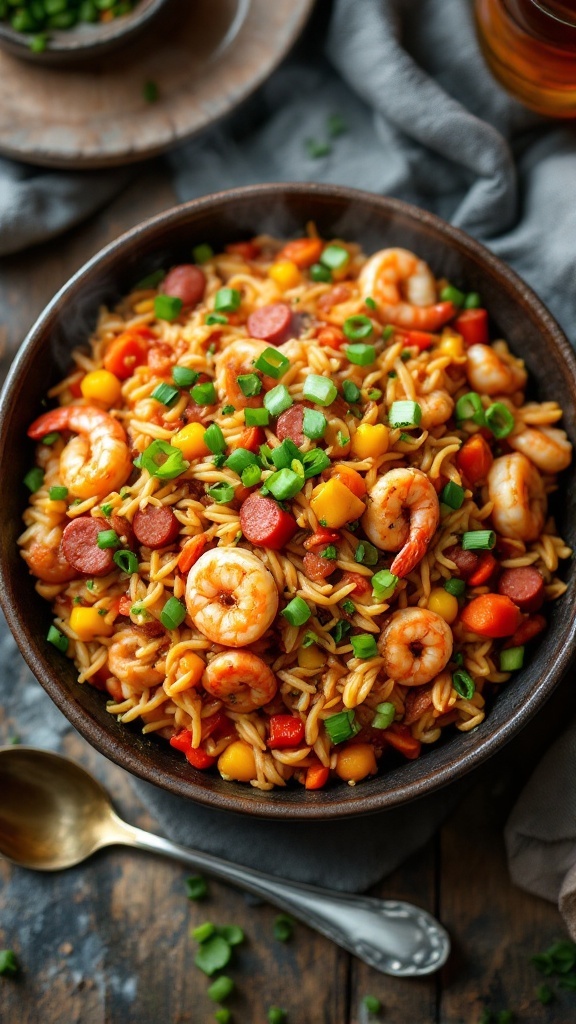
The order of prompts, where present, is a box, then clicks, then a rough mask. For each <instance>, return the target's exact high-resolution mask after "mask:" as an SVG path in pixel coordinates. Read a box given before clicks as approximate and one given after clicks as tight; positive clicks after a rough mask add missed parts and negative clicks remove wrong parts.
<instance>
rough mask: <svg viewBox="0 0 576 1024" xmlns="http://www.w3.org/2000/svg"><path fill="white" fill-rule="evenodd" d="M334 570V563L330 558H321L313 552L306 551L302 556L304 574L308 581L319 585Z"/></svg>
mask: <svg viewBox="0 0 576 1024" xmlns="http://www.w3.org/2000/svg"><path fill="white" fill-rule="evenodd" d="M335 569H336V563H335V562H334V561H332V559H330V558H322V556H321V555H317V554H315V552H314V551H307V552H306V554H305V555H304V572H305V573H306V575H307V577H308V579H309V580H313V581H314V583H320V582H321V580H325V579H327V577H328V576H331V575H332V573H333V572H334V570H335Z"/></svg>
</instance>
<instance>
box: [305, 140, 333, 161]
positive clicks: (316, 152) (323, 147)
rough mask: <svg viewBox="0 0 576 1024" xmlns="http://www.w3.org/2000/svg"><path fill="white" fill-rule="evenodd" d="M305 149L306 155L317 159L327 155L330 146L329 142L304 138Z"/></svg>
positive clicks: (330, 150) (329, 151)
mask: <svg viewBox="0 0 576 1024" xmlns="http://www.w3.org/2000/svg"><path fill="white" fill-rule="evenodd" d="M306 149H307V151H308V156H310V157H312V159H313V160H318V159H319V158H320V157H322V156H328V154H329V153H331V152H332V146H331V145H330V143H329V142H319V141H318V140H316V139H306Z"/></svg>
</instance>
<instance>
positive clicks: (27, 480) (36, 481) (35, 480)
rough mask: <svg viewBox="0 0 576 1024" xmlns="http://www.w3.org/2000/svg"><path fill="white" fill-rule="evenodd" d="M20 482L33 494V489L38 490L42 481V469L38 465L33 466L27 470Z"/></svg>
mask: <svg viewBox="0 0 576 1024" xmlns="http://www.w3.org/2000/svg"><path fill="white" fill-rule="evenodd" d="M22 482H23V484H24V485H25V486H26V487H27V488H28V490H29V491H30V492H31V494H34V493H35V491H39V490H40V488H41V487H42V484H43V483H44V470H43V469H40V466H34V468H33V469H29V470H28V472H27V473H26V476H25V477H24V480H23V481H22Z"/></svg>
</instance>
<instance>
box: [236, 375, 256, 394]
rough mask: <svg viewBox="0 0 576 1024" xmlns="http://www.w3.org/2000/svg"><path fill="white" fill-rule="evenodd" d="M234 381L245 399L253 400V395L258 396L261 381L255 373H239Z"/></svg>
mask: <svg viewBox="0 0 576 1024" xmlns="http://www.w3.org/2000/svg"><path fill="white" fill-rule="evenodd" d="M236 381H237V383H238V387H239V388H240V391H241V392H242V394H243V395H245V396H246V398H254V396H255V395H259V394H260V392H261V391H262V381H261V380H260V377H257V376H256V374H255V373H241V374H240V376H239V377H237V378H236Z"/></svg>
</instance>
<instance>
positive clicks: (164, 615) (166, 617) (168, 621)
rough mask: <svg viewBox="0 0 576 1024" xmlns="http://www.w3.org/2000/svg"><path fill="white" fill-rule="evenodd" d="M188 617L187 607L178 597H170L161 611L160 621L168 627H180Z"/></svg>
mask: <svg viewBox="0 0 576 1024" xmlns="http://www.w3.org/2000/svg"><path fill="white" fill-rule="evenodd" d="M185 618H186V608H185V607H184V605H183V604H182V602H181V601H179V600H178V598H177V597H169V598H168V600H167V601H166V604H165V605H164V607H163V609H162V611H161V612H160V622H161V623H162V625H163V626H166V629H178V626H179V625H180V624H181V623H182V622H184V619H185Z"/></svg>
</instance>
